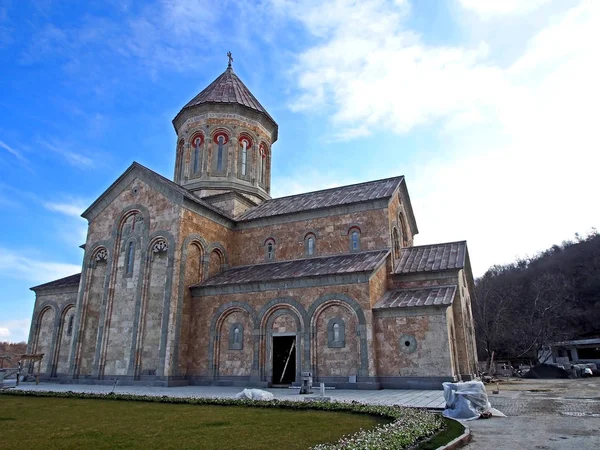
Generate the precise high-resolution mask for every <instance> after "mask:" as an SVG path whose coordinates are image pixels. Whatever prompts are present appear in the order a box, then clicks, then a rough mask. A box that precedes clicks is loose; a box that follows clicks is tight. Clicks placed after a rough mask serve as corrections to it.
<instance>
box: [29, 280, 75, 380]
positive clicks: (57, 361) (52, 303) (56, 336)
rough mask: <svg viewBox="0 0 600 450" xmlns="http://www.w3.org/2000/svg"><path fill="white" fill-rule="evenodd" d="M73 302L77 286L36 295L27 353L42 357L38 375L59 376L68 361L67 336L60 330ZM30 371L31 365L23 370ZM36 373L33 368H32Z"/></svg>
mask: <svg viewBox="0 0 600 450" xmlns="http://www.w3.org/2000/svg"><path fill="white" fill-rule="evenodd" d="M76 301H77V286H75V287H67V288H63V289H57V288H52V289H40V290H38V291H37V292H36V300H35V307H34V313H33V320H32V323H31V333H30V336H31V342H30V343H29V347H28V348H29V350H28V351H30V352H31V353H44V358H43V359H42V364H41V371H40V372H41V373H42V374H45V375H46V376H50V375H54V374H55V373H61V372H63V370H64V363H65V361H66V360H67V359H68V357H69V350H70V343H71V336H68V335H67V331H68V330H67V329H66V327H65V326H64V323H65V321H67V322H68V320H69V318H70V317H71V315H72V314H73V307H72V306H73V305H75V303H76ZM24 369H25V370H26V371H29V370H33V366H32V365H31V364H27V365H26V367H24ZM35 370H37V364H36V368H35Z"/></svg>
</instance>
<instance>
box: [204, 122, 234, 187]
mask: <svg viewBox="0 0 600 450" xmlns="http://www.w3.org/2000/svg"><path fill="white" fill-rule="evenodd" d="M232 136H234V133H233V132H232V130H230V129H229V128H227V127H218V128H215V129H214V130H212V132H211V133H210V137H211V139H210V140H211V146H212V148H213V151H212V162H211V164H210V165H211V173H213V174H215V175H222V176H224V175H226V174H227V172H228V171H229V164H230V160H229V159H230V158H229V150H230V148H231V145H232V143H231V141H232ZM221 137H222V138H223V139H222V144H219V142H220V141H219V139H220V138H221ZM220 145H222V150H221V152H220V153H219V148H220V147H219V146H220ZM219 155H220V156H219ZM219 158H220V159H219Z"/></svg>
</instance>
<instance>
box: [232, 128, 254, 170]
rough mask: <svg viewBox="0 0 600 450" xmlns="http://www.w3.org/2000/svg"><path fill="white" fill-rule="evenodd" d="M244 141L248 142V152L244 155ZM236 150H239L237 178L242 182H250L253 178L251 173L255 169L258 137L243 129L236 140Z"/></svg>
mask: <svg viewBox="0 0 600 450" xmlns="http://www.w3.org/2000/svg"><path fill="white" fill-rule="evenodd" d="M243 140H246V142H247V143H248V145H247V146H246V152H245V155H244V146H243ZM236 142H237V144H236V148H237V149H238V150H237V152H236V154H237V170H236V173H237V177H238V178H240V179H242V180H248V181H249V180H250V178H251V173H252V169H253V167H254V164H253V162H252V161H253V156H252V155H253V152H254V147H255V146H256V142H257V137H256V135H255V134H254V133H253V132H251V131H249V130H247V129H245V128H244V129H242V131H240V132H238V134H237V139H236Z"/></svg>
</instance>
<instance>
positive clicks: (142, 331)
mask: <svg viewBox="0 0 600 450" xmlns="http://www.w3.org/2000/svg"><path fill="white" fill-rule="evenodd" d="M179 219H180V207H179V206H178V205H177V204H175V203H174V202H173V201H172V200H170V199H169V198H167V197H166V196H165V195H163V194H162V193H159V192H157V191H156V190H155V189H153V188H152V187H151V186H150V185H149V184H147V183H146V182H145V181H144V180H143V179H139V178H136V179H133V180H132V181H131V182H130V183H129V184H128V185H127V186H126V187H125V188H124V189H123V190H122V191H121V192H120V193H119V194H118V195H117V196H116V198H114V199H112V201H110V202H108V203H107V204H106V206H105V207H104V209H103V210H102V211H101V213H100V214H98V215H97V216H96V217H95V218H94V219H93V220H92V221H91V223H90V225H89V232H88V239H87V242H86V250H87V256H86V257H87V258H88V259H89V258H90V257H91V256H92V255H91V254H92V253H93V252H94V251H95V249H97V248H99V246H102V247H104V248H106V252H107V254H108V258H107V262H106V263H101V264H100V265H98V264H97V263H96V262H92V261H90V263H89V264H90V267H89V268H88V269H87V272H86V273H85V278H84V279H85V280H86V286H85V289H84V295H83V302H82V308H81V310H80V311H78V313H79V314H80V318H81V320H82V321H83V322H82V323H83V327H81V330H80V333H81V334H82V338H81V343H80V345H79V360H78V361H77V368H78V369H77V371H78V374H79V376H80V377H85V376H96V374H98V375H99V376H100V377H103V376H113V375H118V376H127V377H133V376H134V375H141V374H142V373H145V374H156V375H163V374H162V373H161V371H162V370H163V369H162V367H159V363H158V362H157V360H158V359H160V355H161V354H164V352H165V351H166V344H167V342H166V330H167V325H168V323H167V322H166V321H165V320H167V318H168V313H169V311H168V306H169V305H168V303H167V309H166V310H165V309H164V305H165V301H166V300H167V299H169V298H170V297H171V295H170V294H171V290H172V284H171V279H172V276H173V261H174V259H175V258H176V255H175V251H176V248H175V245H174V236H177V233H178V231H179V230H178V226H179V221H180V220H179ZM161 239H162V240H163V241H164V242H166V243H167V247H168V253H167V254H165V255H158V256H156V255H154V256H153V250H152V248H151V246H152V245H154V244H153V243H156V242H157V240H161ZM165 251H167V250H165ZM167 261H168V263H167ZM102 264H105V265H106V268H103V267H101V266H102ZM107 279H108V283H107V282H106V281H107ZM165 289H167V291H165ZM98 343H100V345H101V347H100V348H99V349H98V348H97V347H98V345H97V344H98Z"/></svg>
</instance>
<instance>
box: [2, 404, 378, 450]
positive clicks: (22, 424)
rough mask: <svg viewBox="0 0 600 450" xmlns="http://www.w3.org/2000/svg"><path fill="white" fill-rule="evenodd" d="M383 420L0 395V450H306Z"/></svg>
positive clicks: (335, 414)
mask: <svg viewBox="0 0 600 450" xmlns="http://www.w3.org/2000/svg"><path fill="white" fill-rule="evenodd" d="M382 420H384V419H381V418H378V417H374V416H368V415H364V414H352V413H344V412H325V411H302V410H300V411H298V410H285V409H266V408H265V409H263V408H252V407H240V406H212V405H211V406H209V405H185V404H164V403H162V404H161V403H147V402H128V401H114V400H81V399H71V398H37V397H12V396H3V395H0V447H1V448H26V449H37V448H44V449H51V448H86V449H87V448H89V449H93V450H96V449H103V448H111V449H112V448H179V449H181V448H202V449H237V448H239V449H271V448H272V449H281V450H285V449H307V448H309V447H311V446H313V445H316V444H318V443H324V442H335V441H337V440H338V439H339V438H340V437H341V436H342V435H345V434H351V433H354V432H356V431H358V429H359V428H363V429H364V428H373V427H375V426H376V425H378V424H380V423H382Z"/></svg>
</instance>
